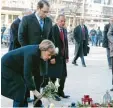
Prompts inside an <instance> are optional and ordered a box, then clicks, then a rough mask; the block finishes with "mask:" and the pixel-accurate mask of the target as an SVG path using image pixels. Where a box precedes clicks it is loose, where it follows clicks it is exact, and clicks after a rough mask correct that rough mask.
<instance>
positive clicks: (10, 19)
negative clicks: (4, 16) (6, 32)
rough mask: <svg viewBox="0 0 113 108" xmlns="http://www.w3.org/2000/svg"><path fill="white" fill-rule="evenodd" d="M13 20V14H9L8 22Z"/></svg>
mask: <svg viewBox="0 0 113 108" xmlns="http://www.w3.org/2000/svg"><path fill="white" fill-rule="evenodd" d="M11 22H12V15H8V23H11Z"/></svg>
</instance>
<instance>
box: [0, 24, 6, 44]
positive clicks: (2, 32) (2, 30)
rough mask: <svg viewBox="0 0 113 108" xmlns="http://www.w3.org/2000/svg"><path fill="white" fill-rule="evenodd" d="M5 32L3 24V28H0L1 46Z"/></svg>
mask: <svg viewBox="0 0 113 108" xmlns="http://www.w3.org/2000/svg"><path fill="white" fill-rule="evenodd" d="M5 30H6V26H5V24H3V27H1V44H2V38H3V34H4V32H5Z"/></svg>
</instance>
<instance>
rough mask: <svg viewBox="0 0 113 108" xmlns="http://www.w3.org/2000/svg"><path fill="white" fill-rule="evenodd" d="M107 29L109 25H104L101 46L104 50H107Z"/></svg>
mask: <svg viewBox="0 0 113 108" xmlns="http://www.w3.org/2000/svg"><path fill="white" fill-rule="evenodd" d="M109 27H110V24H106V25H105V26H104V37H103V43H102V46H103V47H104V48H108V47H109V46H108V37H107V33H108V30H109Z"/></svg>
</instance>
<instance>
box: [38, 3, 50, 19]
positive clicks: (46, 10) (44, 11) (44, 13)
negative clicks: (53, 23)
mask: <svg viewBox="0 0 113 108" xmlns="http://www.w3.org/2000/svg"><path fill="white" fill-rule="evenodd" d="M37 11H38V13H39V16H40V17H41V18H45V17H47V15H48V13H49V7H48V6H47V5H45V4H44V6H43V8H38V9H37Z"/></svg>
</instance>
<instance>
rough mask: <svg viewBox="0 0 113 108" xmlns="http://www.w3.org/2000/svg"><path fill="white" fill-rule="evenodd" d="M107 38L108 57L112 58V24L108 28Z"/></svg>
mask: <svg viewBox="0 0 113 108" xmlns="http://www.w3.org/2000/svg"><path fill="white" fill-rule="evenodd" d="M107 36H108V42H109V47H110V56H111V57H113V24H112V25H111V26H110V28H109V31H108V34H107ZM112 65H113V64H112Z"/></svg>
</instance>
